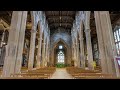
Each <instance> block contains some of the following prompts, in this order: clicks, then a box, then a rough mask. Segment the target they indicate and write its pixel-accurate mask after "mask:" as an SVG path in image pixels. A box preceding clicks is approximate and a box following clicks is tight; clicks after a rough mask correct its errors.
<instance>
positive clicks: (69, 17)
mask: <svg viewBox="0 0 120 90" xmlns="http://www.w3.org/2000/svg"><path fill="white" fill-rule="evenodd" d="M60 17H61V19H62V18H63V19H71V20H74V18H73V17H71V16H69V15H68V16H48V17H47V20H51V19H60Z"/></svg>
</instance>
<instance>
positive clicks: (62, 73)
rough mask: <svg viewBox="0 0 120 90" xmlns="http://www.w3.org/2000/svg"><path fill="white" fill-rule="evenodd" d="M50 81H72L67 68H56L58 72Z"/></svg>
mask: <svg viewBox="0 0 120 90" xmlns="http://www.w3.org/2000/svg"><path fill="white" fill-rule="evenodd" d="M50 79H72V77H71V76H70V75H69V74H68V73H67V71H66V69H65V68H56V72H55V73H54V74H53V76H52V77H51V78H50Z"/></svg>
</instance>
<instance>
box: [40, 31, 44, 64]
mask: <svg viewBox="0 0 120 90" xmlns="http://www.w3.org/2000/svg"><path fill="white" fill-rule="evenodd" d="M44 39H45V38H44V32H42V42H41V44H42V45H41V59H40V66H42V63H43V60H44V57H43V53H44V52H43V48H44V43H45V42H44Z"/></svg>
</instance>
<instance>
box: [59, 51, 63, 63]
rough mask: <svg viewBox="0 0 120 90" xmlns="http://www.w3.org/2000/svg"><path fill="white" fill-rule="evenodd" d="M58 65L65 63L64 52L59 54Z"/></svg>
mask: <svg viewBox="0 0 120 90" xmlns="http://www.w3.org/2000/svg"><path fill="white" fill-rule="evenodd" d="M58 63H64V53H63V52H62V51H59V52H58Z"/></svg>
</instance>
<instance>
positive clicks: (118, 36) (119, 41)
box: [114, 29, 120, 55]
mask: <svg viewBox="0 0 120 90" xmlns="http://www.w3.org/2000/svg"><path fill="white" fill-rule="evenodd" d="M114 39H115V45H116V49H117V54H118V55H120V29H116V30H114Z"/></svg>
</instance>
